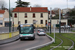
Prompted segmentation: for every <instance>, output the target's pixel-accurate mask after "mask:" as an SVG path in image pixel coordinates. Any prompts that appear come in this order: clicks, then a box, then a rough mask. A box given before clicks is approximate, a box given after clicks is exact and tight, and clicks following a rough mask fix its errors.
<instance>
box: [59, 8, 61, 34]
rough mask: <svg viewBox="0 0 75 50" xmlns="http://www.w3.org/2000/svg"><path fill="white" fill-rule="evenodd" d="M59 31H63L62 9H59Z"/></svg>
mask: <svg viewBox="0 0 75 50" xmlns="http://www.w3.org/2000/svg"><path fill="white" fill-rule="evenodd" d="M59 33H61V9H59Z"/></svg>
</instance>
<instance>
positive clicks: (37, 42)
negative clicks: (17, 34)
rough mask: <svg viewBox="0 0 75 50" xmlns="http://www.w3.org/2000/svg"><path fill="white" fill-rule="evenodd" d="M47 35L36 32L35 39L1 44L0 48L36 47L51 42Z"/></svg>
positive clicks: (17, 49)
mask: <svg viewBox="0 0 75 50" xmlns="http://www.w3.org/2000/svg"><path fill="white" fill-rule="evenodd" d="M50 41H51V40H50V39H49V38H48V37H47V36H38V35H37V34H36V37H35V40H24V41H20V40H18V41H15V42H12V43H9V44H5V45H0V50H25V49H27V48H30V47H35V46H38V45H42V44H45V43H48V42H50Z"/></svg>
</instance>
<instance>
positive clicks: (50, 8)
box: [50, 8, 52, 34]
mask: <svg viewBox="0 0 75 50" xmlns="http://www.w3.org/2000/svg"><path fill="white" fill-rule="evenodd" d="M51 18H52V8H50V34H51Z"/></svg>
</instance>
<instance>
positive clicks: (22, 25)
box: [20, 24, 33, 27]
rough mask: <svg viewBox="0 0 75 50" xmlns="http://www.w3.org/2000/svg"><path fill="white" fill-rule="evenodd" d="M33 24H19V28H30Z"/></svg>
mask: <svg viewBox="0 0 75 50" xmlns="http://www.w3.org/2000/svg"><path fill="white" fill-rule="evenodd" d="M32 25H33V24H20V26H21V27H28V26H32Z"/></svg>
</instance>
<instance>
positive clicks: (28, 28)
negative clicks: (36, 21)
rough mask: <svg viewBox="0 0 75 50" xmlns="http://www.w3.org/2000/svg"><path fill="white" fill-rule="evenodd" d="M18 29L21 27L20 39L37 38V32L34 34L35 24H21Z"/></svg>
mask: <svg viewBox="0 0 75 50" xmlns="http://www.w3.org/2000/svg"><path fill="white" fill-rule="evenodd" d="M18 29H19V35H20V36H19V37H20V40H23V39H33V40H34V39H35V34H34V29H35V27H34V25H33V24H20V25H19V26H18Z"/></svg>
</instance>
